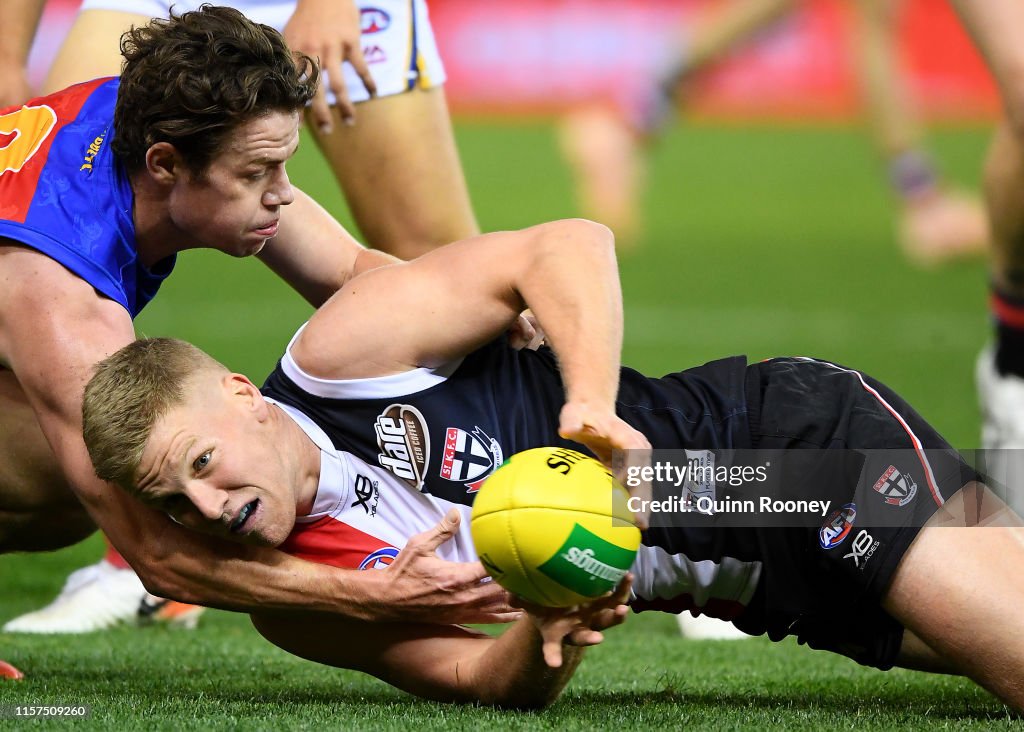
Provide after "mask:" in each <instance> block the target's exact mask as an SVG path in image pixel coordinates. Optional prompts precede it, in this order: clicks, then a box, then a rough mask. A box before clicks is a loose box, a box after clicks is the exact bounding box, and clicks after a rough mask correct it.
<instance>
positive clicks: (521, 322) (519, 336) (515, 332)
mask: <svg viewBox="0 0 1024 732" xmlns="http://www.w3.org/2000/svg"><path fill="white" fill-rule="evenodd" d="M536 335H537V331H536V330H535V329H534V327H533V323H531V322H530V321H529V320H527V319H526V318H524V317H523V316H522V315H520V316H519V317H518V318H517V319H516V322H515V323H513V324H512V327H511V328H509V331H508V344H509V345H510V346H512V348H514V349H515V350H517V351H518V350H521V349H523V348H527V347H528V346H529V345H530V343H531V342H532V341H533V339H534V338H535V337H536Z"/></svg>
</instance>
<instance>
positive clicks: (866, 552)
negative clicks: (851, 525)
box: [843, 529, 880, 569]
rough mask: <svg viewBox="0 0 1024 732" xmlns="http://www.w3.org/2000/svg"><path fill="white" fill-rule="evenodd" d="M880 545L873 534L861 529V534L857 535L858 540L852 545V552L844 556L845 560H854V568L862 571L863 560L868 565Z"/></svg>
mask: <svg viewBox="0 0 1024 732" xmlns="http://www.w3.org/2000/svg"><path fill="white" fill-rule="evenodd" d="M879 543H880V542H877V541H875V538H874V537H873V536H871V534H869V533H868V532H867V531H864V530H863V529H861V532H860V533H859V534H857V538H855V539H854V540H853V543H852V544H850V549H851V550H852V551H850V553H849V554H844V555H843V559H853V566H854V567H856V568H857V569H861V560H862V559H863V560H864V564H867V563H868V560H869V559H871V556H872V555H873V554H874V553H875V550H876V549H878V545H879Z"/></svg>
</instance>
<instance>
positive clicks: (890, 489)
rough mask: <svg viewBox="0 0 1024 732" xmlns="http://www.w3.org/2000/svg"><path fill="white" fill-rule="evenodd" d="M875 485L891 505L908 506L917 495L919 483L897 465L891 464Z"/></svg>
mask: <svg viewBox="0 0 1024 732" xmlns="http://www.w3.org/2000/svg"><path fill="white" fill-rule="evenodd" d="M873 487H874V489H875V490H876V491H877V492H878V493H880V494H881V495H882V498H884V499H885V502H886V503H888V504H889V505H890V506H906V505H907V504H908V503H910V502H911V501H912V500H914V496H916V495H917V483H915V482H914V479H913V478H911V477H910V476H909V475H907V474H906V473H901V472H900V471H899V470H897V469H896V466H895V465H890V466H889V467H888V468H887V469H886V471H885V472H884V473H882V477H881V478H879V479H878V480H877V481H876V482H875V485H874V486H873Z"/></svg>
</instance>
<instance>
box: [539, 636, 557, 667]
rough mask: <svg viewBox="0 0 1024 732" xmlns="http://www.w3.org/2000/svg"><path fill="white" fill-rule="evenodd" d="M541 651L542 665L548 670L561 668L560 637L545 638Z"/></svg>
mask: <svg viewBox="0 0 1024 732" xmlns="http://www.w3.org/2000/svg"><path fill="white" fill-rule="evenodd" d="M541 650H542V652H543V653H544V663H546V664H547V665H548V666H549V667H550V668H560V667H561V666H562V637H561V636H559V637H558V638H547V637H545V638H544V643H543V645H542V646H541Z"/></svg>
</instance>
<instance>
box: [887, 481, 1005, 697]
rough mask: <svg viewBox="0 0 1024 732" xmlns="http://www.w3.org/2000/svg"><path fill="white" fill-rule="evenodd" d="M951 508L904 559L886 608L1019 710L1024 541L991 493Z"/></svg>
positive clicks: (967, 498)
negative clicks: (1021, 570)
mask: <svg viewBox="0 0 1024 732" xmlns="http://www.w3.org/2000/svg"><path fill="white" fill-rule="evenodd" d="M950 503H951V504H953V505H949V506H946V507H944V508H942V509H940V510H939V512H938V513H936V514H935V516H933V518H932V520H930V521H929V522H928V524H927V525H926V526H925V527H924V528H923V529H922V530H921V532H920V533H919V534H918V536H917V538H915V540H914V542H913V543H912V544H911V545H910V548H909V549H908V550H907V552H906V554H904V556H903V558H902V560H901V561H900V563H899V566H898V567H897V569H896V573H895V575H894V576H893V580H892V583H891V584H890V586H889V589H888V591H887V592H886V595H885V597H884V599H883V607H885V609H886V611H887V612H889V613H890V614H891V615H892V616H893V617H895V618H896V619H897V620H899V621H900V622H901V623H902V624H903V625H904V626H905V627H906V628H907V629H908V630H909V631H910V632H911V633H912V634H913V636H914V637H916V638H917V639H919V640H920V641H921V642H922V643H923V645H924V646H925V647H926V648H929V649H931V650H933V651H934V652H935V653H936V654H937V655H938V656H939V657H941V658H942V659H944V660H945V661H946V662H948V665H949V667H951V668H956V669H960V671H961V672H962V673H963V674H965V675H967V676H969V677H970V678H972V679H974V681H976V682H977V683H979V684H980V685H981V686H983V687H985V688H986V689H988V690H989V691H991V692H992V693H993V694H995V695H996V696H998V697H999V698H1000V699H1002V700H1003V701H1004V702H1006V703H1007V704H1010V705H1011V706H1013V707H1014V708H1016V709H1018V710H1024V636H1022V635H1021V634H1020V632H1019V628H1020V608H1021V607H1024V577H1022V576H1021V575H1020V573H1019V572H1017V571H1016V568H1017V567H1020V566H1021V564H1022V563H1024V541H1022V540H1021V536H1020V529H1019V528H1015V527H1013V526H1007V525H1006V524H1012V523H1015V522H1016V523H1018V524H1019V519H1018V518H1017V517H1016V515H1015V514H1013V513H1012V512H1008V511H1007V510H1006V509H1005V505H1002V504H1001V502H999V501H998V499H994V498H993V497H992V496H991V494H990V493H988V492H982V493H978V492H976V491H969V492H968V493H967V494H966V496H964V497H962V499H961V500H960V501H959V502H954V501H950ZM972 523H973V524H975V525H970V524H972ZM908 650H910V649H908ZM918 650H921V649H920V648H919V649H918ZM930 670H937V669H930Z"/></svg>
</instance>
